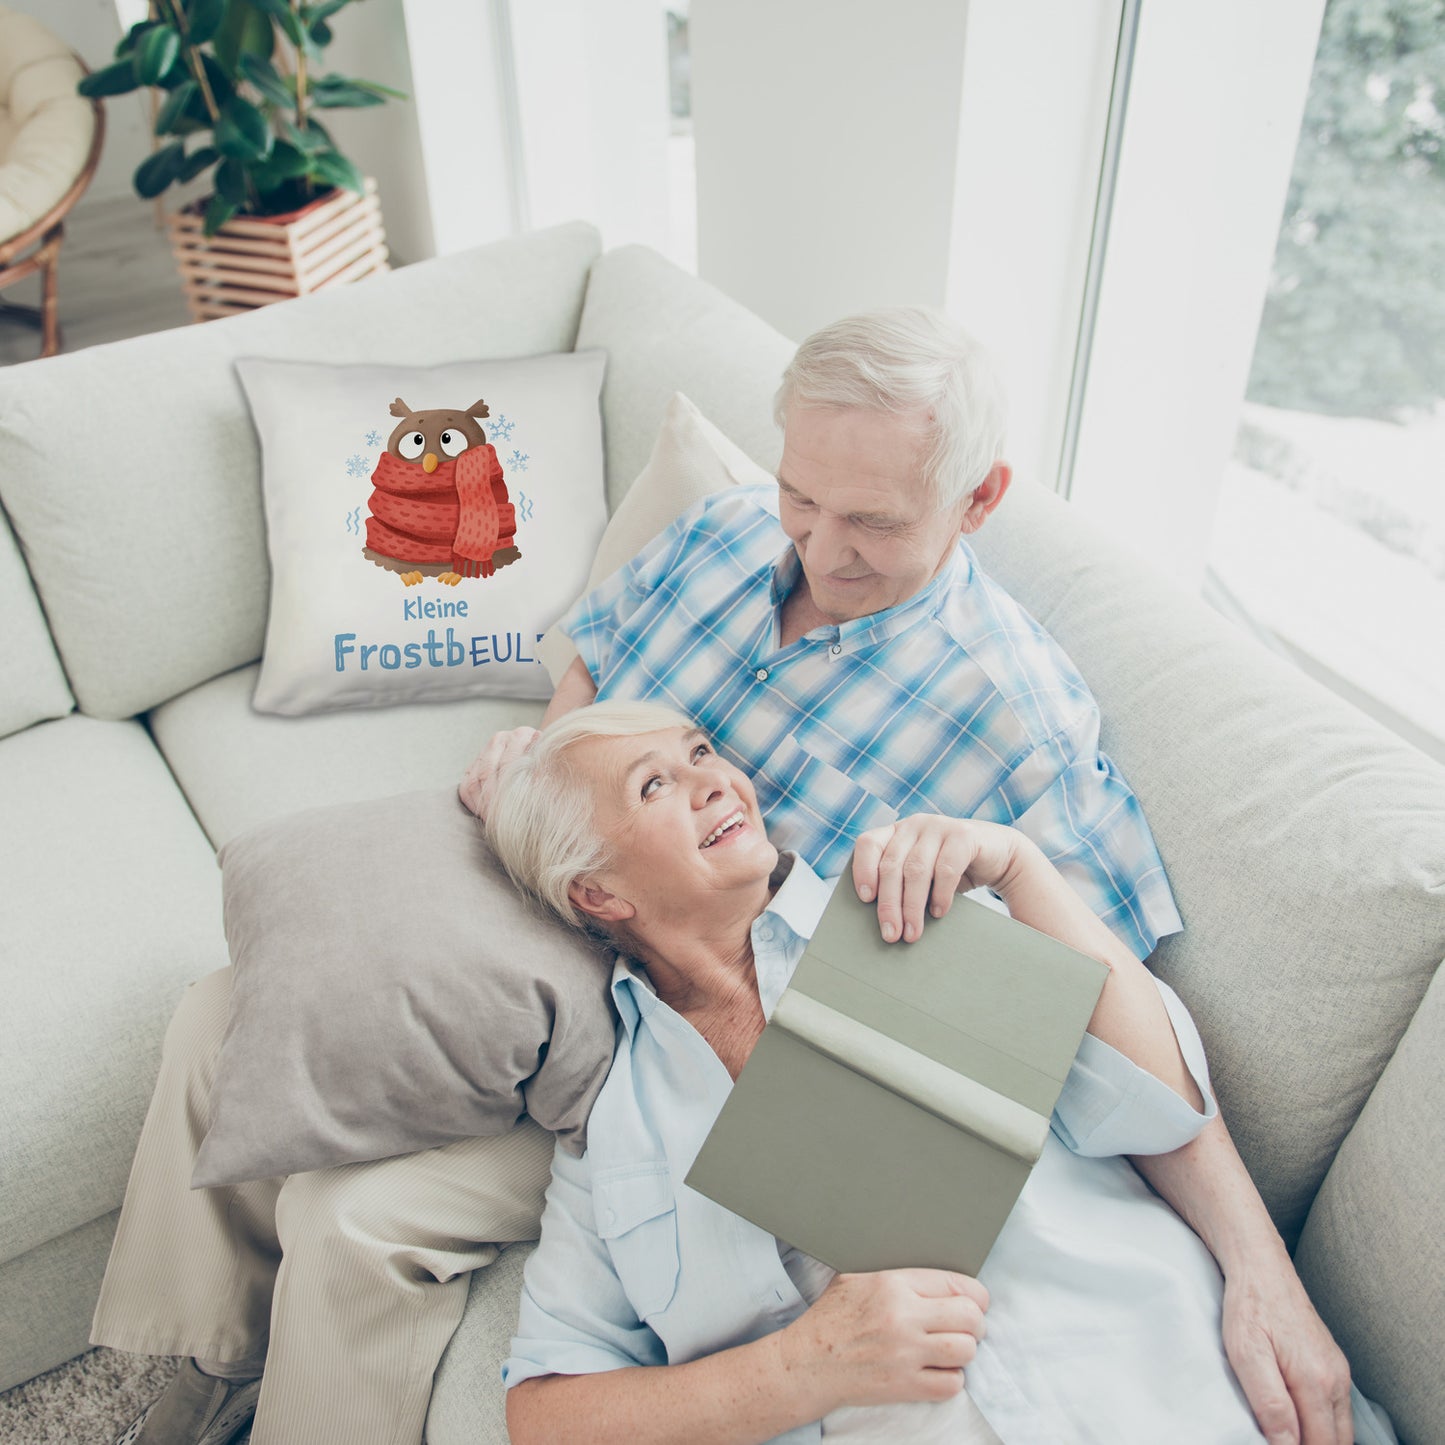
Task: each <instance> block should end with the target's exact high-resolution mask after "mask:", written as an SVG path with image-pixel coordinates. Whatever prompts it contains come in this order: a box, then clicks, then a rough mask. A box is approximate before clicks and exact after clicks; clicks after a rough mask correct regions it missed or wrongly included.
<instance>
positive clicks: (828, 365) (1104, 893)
mask: <svg viewBox="0 0 1445 1445" xmlns="http://www.w3.org/2000/svg"><path fill="white" fill-rule="evenodd" d="M775 411H776V417H777V420H778V421H779V422H780V424H782V425H783V427H784V440H783V457H782V461H781V463H780V464H779V467H778V486H777V491H776V493H775V494H774V493H773V492H772V489H771V488H767V489H763V488H751V489H739V490H738V491H735V492H729V493H723V494H719V495H718V496H715V497H713V498H710V499H708V501H706V502H705V503H703V504H701V505H700V506H699V507H697V508H694V509H693V510H692V511H691V512H690V513H688V514H686V515H684V516H683V517H681V518H679V519H678V521H677V522H676V523H674V525H673V526H672V527H671V528H670V529H668V530H667V531H666V532H664V533H663V534H662V535H661V536H660V537H658V538H657V539H656V540H655V541H654V542H653V543H652V544H651V545H649V546H648V547H647V548H646V549H644V551H643V552H642V553H641V555H640V556H638V557H637V558H636V559H635V560H634V561H633V562H632V563H631V564H630V565H628V566H627V567H625V568H623V569H622V570H621V571H620V572H618V573H617V574H616V575H615V576H613V577H612V578H611V579H609V580H608V581H606V582H604V583H603V584H602V585H601V586H600V587H598V588H597V589H596V590H595V591H594V592H593V593H591V594H590V595H589V596H588V597H586V598H584V599H583V600H582V601H581V602H580V603H579V604H578V605H577V607H576V608H575V609H574V610H573V611H572V613H571V614H570V615H569V616H567V617H566V618H564V619H563V622H562V627H563V630H564V631H566V632H567V633H568V635H569V636H570V637H571V638H572V640H573V642H574V643H575V644H576V645H577V647H578V649H579V651H580V656H579V657H578V659H577V660H576V661H575V662H574V663H573V664H572V666H571V669H570V670H569V671H568V672H567V674H566V675H565V676H564V677H563V678H562V680H561V682H560V683H559V685H558V687H557V690H556V694H555V696H554V697H553V700H552V702H551V704H550V706H549V708H548V710H547V719H546V720H547V721H549V722H550V721H551V720H552V719H553V718H555V717H557V716H560V715H561V714H562V713H564V712H566V711H568V710H569V709H571V708H574V707H577V706H582V705H585V704H587V703H588V702H590V701H592V700H593V699H594V698H600V699H607V698H649V699H654V700H657V701H664V702H666V703H668V704H669V705H670V706H672V707H674V708H676V709H677V710H678V711H679V712H681V713H683V714H685V715H688V716H692V717H695V718H696V719H697V720H698V722H699V724H700V725H701V726H702V727H704V728H705V729H706V730H707V731H708V733H709V734H710V735H711V736H712V737H713V739H714V740H715V741H716V742H717V744H718V745H719V747H720V750H721V751H722V752H723V754H724V755H725V756H727V757H729V758H730V759H731V760H732V761H734V762H735V763H737V764H738V765H740V766H742V767H743V768H745V769H746V770H748V771H749V772H751V773H753V774H754V776H755V780H756V785H757V788H758V796H759V801H760V803H761V805H762V809H763V813H764V816H765V817H766V818H767V820H768V825H769V831H770V833H771V835H772V836H773V838H774V839H775V840H776V841H777V842H778V843H779V845H780V846H782V847H785V848H791V849H794V850H795V851H797V852H798V853H799V854H800V855H801V856H803V857H804V858H805V859H807V861H808V863H809V864H810V866H812V867H813V868H814V869H815V870H816V871H818V872H819V873H820V874H830V873H837V872H840V871H841V870H842V867H843V864H844V861H845V859H846V857H847V855H848V852H849V850H850V848H851V846H852V843H853V841H854V839H856V838H857V837H858V835H859V834H860V833H862V832H863V831H865V830H866V829H868V828H871V827H874V826H877V825H879V824H881V823H884V822H888V821H891V820H892V819H894V818H895V817H899V816H903V815H906V814H909V813H915V812H935V813H941V814H945V815H948V816H953V817H961V818H967V817H973V818H982V819H986V820H989V821H992V822H1002V823H1012V824H1014V825H1015V826H1016V827H1018V828H1019V829H1020V830H1021V831H1023V832H1024V833H1026V834H1028V835H1029V836H1030V837H1031V838H1032V839H1033V840H1034V841H1035V842H1036V843H1038V844H1039V845H1040V846H1041V847H1042V848H1043V850H1044V852H1045V854H1046V855H1047V856H1048V857H1049V859H1050V860H1051V861H1052V862H1053V863H1054V864H1055V866H1056V867H1057V868H1058V869H1059V870H1060V871H1061V872H1062V873H1063V874H1064V875H1065V877H1067V878H1068V879H1069V881H1070V882H1071V883H1072V884H1073V886H1074V887H1075V889H1076V890H1077V891H1078V892H1079V893H1080V894H1081V895H1082V896H1083V897H1084V898H1085V900H1086V901H1087V902H1088V903H1089V904H1090V905H1091V907H1092V908H1093V909H1094V912H1095V913H1096V914H1097V915H1098V916H1099V917H1100V918H1101V919H1102V920H1103V921H1104V922H1105V923H1107V924H1108V925H1109V926H1110V927H1111V928H1112V929H1113V931H1114V932H1115V933H1116V934H1118V935H1119V936H1120V937H1121V938H1122V939H1123V940H1124V942H1125V943H1127V944H1128V945H1129V947H1130V948H1131V949H1132V950H1133V951H1134V953H1135V954H1136V956H1138V957H1139V958H1144V957H1147V955H1148V954H1149V953H1150V952H1152V950H1153V948H1154V945H1155V943H1156V942H1157V941H1158V939H1159V938H1161V937H1163V936H1164V935H1166V934H1169V933H1172V932H1174V931H1176V930H1177V929H1178V928H1179V927H1180V926H1181V924H1180V921H1179V916H1178V913H1177V912H1176V910H1175V907H1174V903H1173V899H1172V897H1171V895H1170V892H1169V887H1168V883H1167V881H1166V879H1165V876H1164V870H1163V866H1162V864H1161V863H1160V860H1159V857H1158V854H1157V852H1156V850H1155V847H1154V843H1153V840H1152V838H1151V836H1150V834H1149V830H1148V826H1147V824H1146V823H1145V821H1144V817H1143V814H1142V812H1141V810H1140V807H1139V804H1138V802H1137V800H1136V799H1135V798H1134V796H1133V794H1132V792H1131V791H1130V790H1129V788H1128V786H1127V784H1126V783H1125V781H1124V780H1123V778H1122V777H1121V776H1120V774H1119V773H1118V771H1117V769H1116V768H1115V767H1114V765H1113V764H1112V763H1111V762H1110V761H1109V759H1108V758H1107V757H1106V756H1104V754H1102V753H1101V752H1099V751H1098V722H1099V717H1098V710H1097V707H1096V705H1095V703H1094V700H1093V698H1092V696H1091V695H1090V693H1089V691H1088V688H1087V687H1086V686H1085V684H1084V682H1083V679H1082V678H1081V677H1080V676H1079V674H1078V672H1077V671H1076V670H1075V669H1074V667H1073V666H1072V664H1071V663H1070V662H1069V660H1068V658H1067V657H1065V656H1064V654H1063V653H1062V651H1061V650H1060V649H1059V648H1058V646H1057V644H1055V643H1054V642H1053V640H1052V639H1051V638H1050V637H1049V636H1048V635H1047V633H1045V632H1044V630H1043V629H1042V628H1041V627H1040V626H1039V625H1038V624H1037V623H1036V622H1035V621H1034V620H1033V619H1032V618H1031V617H1029V616H1028V614H1027V613H1025V612H1024V611H1023V610H1022V609H1021V608H1020V607H1019V606H1018V604H1017V603H1015V602H1014V601H1013V600H1012V599H1011V598H1010V597H1009V596H1008V595H1007V594H1006V593H1004V592H1003V591H1002V590H1001V589H1000V588H999V587H998V586H997V585H996V584H994V583H993V582H992V581H990V579H989V578H988V577H987V576H986V575H985V574H984V573H983V572H981V571H980V570H979V568H978V566H977V563H976V562H975V560H974V558H973V555H972V552H971V551H970V550H969V548H968V546H967V543H965V542H964V541H963V540H962V539H963V538H964V537H966V536H968V535H969V534H971V533H973V532H976V531H977V530H978V529H979V528H980V527H981V526H982V525H983V524H984V522H985V521H986V520H987V518H988V516H989V514H990V513H991V512H992V511H993V510H994V508H995V507H997V506H998V505H999V503H1000V502H1001V501H1002V500H1003V498H1004V495H1005V493H1006V492H1007V490H1008V486H1009V482H1010V471H1009V468H1008V467H1007V466H1006V465H1005V464H1004V463H1003V461H1002V460H1001V455H1002V448H1003V417H1002V405H1001V401H1000V397H999V393H998V387H997V383H996V381H995V380H994V377H993V375H992V373H991V371H990V369H989V366H988V364H987V362H986V360H985V359H984V357H983V356H982V354H981V352H980V350H979V348H978V347H977V346H976V345H975V344H974V343H973V342H972V341H971V340H970V339H969V338H968V337H967V336H965V335H963V334H961V333H959V332H958V331H956V330H955V329H953V328H952V327H951V326H949V325H948V324H947V323H946V322H945V321H943V320H942V318H939V317H937V316H935V315H932V314H931V313H928V312H924V311H918V310H901V311H893V312H884V313H877V314H873V315H868V316H860V317H855V318H850V319H848V320H845V321H842V322H839V323H837V324H836V325H833V326H830V327H827V328H826V329H824V330H823V331H820V332H818V333H816V334H815V335H813V336H811V337H809V338H808V339H807V340H806V341H804V342H803V344H802V345H801V346H800V347H799V349H798V352H797V355H796V356H795V358H794V359H793V362H792V363H791V365H790V366H789V367H788V370H787V372H786V373H785V375H784V378H783V384H782V387H781V388H780V390H779V393H778V398H777V404H776V409H775ZM532 736H533V733H532V730H530V729H519V730H518V731H517V732H515V733H511V734H504V735H501V736H499V737H498V738H496V739H493V740H492V742H491V743H490V744H489V746H488V747H487V748H486V749H485V750H484V751H483V753H482V755H481V757H480V758H479V759H478V761H477V763H476V764H474V765H473V768H472V770H471V772H470V773H469V774H468V777H467V778H466V779H465V780H464V782H463V785H462V796H463V798H464V799H466V800H467V802H468V804H469V806H472V807H473V808H474V810H475V811H477V812H479V813H484V812H485V806H486V800H487V792H488V787H489V781H490V776H491V773H492V770H493V768H494V767H495V766H496V765H497V764H498V763H499V761H500V760H501V759H503V758H505V757H507V756H509V755H510V753H511V752H513V751H514V750H515V749H517V748H518V747H524V746H525V745H526V744H527V742H528V741H530V738H531V737H532ZM906 886H907V884H906V882H905V888H906ZM880 915H881V916H882V918H883V925H884V929H885V936H887V930H888V928H889V927H890V926H891V927H892V928H893V929H894V930H895V932H894V934H893V935H892V936H894V937H896V936H898V931H899V930H903V936H904V937H910V936H911V933H910V931H908V930H906V929H904V928H903V924H902V918H901V914H898V915H896V916H894V917H892V918H891V919H890V918H889V916H888V910H886V909H884V908H882V907H880ZM1136 1165H1137V1167H1138V1169H1139V1170H1140V1172H1141V1173H1142V1174H1143V1175H1144V1176H1145V1178H1147V1179H1148V1180H1149V1182H1150V1183H1151V1184H1152V1185H1153V1186H1154V1188H1155V1189H1156V1190H1158V1192H1159V1193H1160V1194H1161V1195H1163V1196H1164V1198H1165V1199H1167V1200H1168V1201H1169V1202H1170V1203H1171V1204H1172V1205H1173V1206H1174V1207H1175V1209H1176V1210H1178V1211H1179V1213H1180V1214H1182V1215H1183V1216H1184V1218H1185V1219H1186V1220H1188V1221H1189V1223H1190V1224H1191V1225H1192V1226H1193V1227H1194V1228H1195V1230H1196V1231H1197V1232H1198V1233H1199V1234H1200V1235H1201V1236H1202V1237H1203V1239H1204V1240H1205V1242H1206V1243H1207V1244H1208V1245H1209V1247H1210V1249H1211V1250H1212V1252H1213V1253H1214V1255H1215V1258H1216V1259H1217V1260H1218V1262H1219V1264H1220V1267H1221V1269H1222V1270H1223V1272H1224V1277H1225V1286H1226V1288H1225V1296H1224V1301H1225V1302H1224V1338H1225V1343H1226V1347H1227V1350H1228V1354H1229V1358H1230V1361H1231V1363H1232V1364H1233V1366H1234V1369H1235V1371H1236V1373H1237V1374H1238V1376H1239V1380H1240V1383H1241V1385H1242V1386H1243V1388H1244V1390H1245V1392H1246V1394H1247V1396H1248V1398H1249V1400H1250V1403H1251V1405H1252V1406H1253V1408H1254V1411H1255V1414H1256V1416H1257V1417H1258V1419H1259V1422H1260V1425H1261V1428H1262V1429H1263V1430H1264V1432H1265V1434H1266V1436H1267V1438H1268V1439H1270V1440H1271V1441H1285V1440H1289V1441H1294V1440H1303V1441H1304V1442H1306V1445H1313V1442H1315V1441H1330V1442H1334V1441H1337V1440H1338V1441H1347V1440H1348V1439H1349V1438H1350V1425H1349V1409H1348V1396H1349V1372H1348V1366H1347V1364H1346V1362H1345V1360H1344V1358H1343V1356H1342V1355H1341V1353H1340V1351H1339V1350H1338V1348H1337V1347H1336V1346H1335V1344H1334V1341H1333V1340H1332V1339H1331V1338H1330V1336H1329V1333H1328V1331H1327V1330H1326V1329H1325V1327H1324V1325H1323V1324H1322V1322H1321V1321H1320V1320H1319V1317H1318V1316H1317V1315H1316V1314H1315V1312H1314V1309H1313V1308H1312V1306H1311V1305H1310V1303H1309V1300H1308V1298H1307V1297H1306V1295H1305V1292H1304V1289H1303V1287H1302V1286H1301V1285H1300V1283H1299V1280H1298V1278H1297V1276H1296V1275H1295V1272H1294V1269H1293V1266H1292V1264H1291V1262H1290V1260H1289V1257H1288V1255H1287V1253H1286V1251H1285V1248H1284V1245H1283V1243H1282V1241H1281V1240H1280V1238H1279V1236H1278V1234H1277V1232H1276V1231H1275V1229H1274V1227H1273V1225H1272V1223H1271V1222H1270V1219H1269V1216H1268V1214H1267V1213H1266V1211H1265V1209H1264V1205H1263V1203H1262V1201H1261V1200H1260V1198H1259V1195H1258V1192H1257V1191H1256V1190H1255V1188H1254V1185H1253V1183H1252V1181H1251V1180H1250V1178H1249V1175H1248V1173H1247V1172H1246V1171H1245V1168H1244V1165H1243V1163H1242V1161H1241V1160H1240V1158H1239V1155H1238V1153H1237V1151H1236V1150H1235V1148H1234V1145H1233V1142H1232V1141H1231V1139H1230V1137H1229V1134H1228V1131H1227V1130H1226V1128H1225V1125H1224V1123H1223V1121H1222V1119H1216V1120H1215V1121H1214V1122H1213V1123H1212V1124H1211V1125H1210V1126H1209V1128H1208V1129H1206V1130H1205V1131H1204V1132H1203V1133H1202V1134H1201V1135H1200V1137H1199V1138H1198V1139H1196V1140H1195V1141H1194V1142H1193V1143H1192V1144H1190V1145H1189V1146H1188V1147H1186V1148H1184V1149H1180V1150H1178V1151H1176V1152H1175V1153H1172V1154H1167V1155H1163V1156H1157V1157H1154V1158H1149V1159H1139V1160H1137V1161H1136Z"/></svg>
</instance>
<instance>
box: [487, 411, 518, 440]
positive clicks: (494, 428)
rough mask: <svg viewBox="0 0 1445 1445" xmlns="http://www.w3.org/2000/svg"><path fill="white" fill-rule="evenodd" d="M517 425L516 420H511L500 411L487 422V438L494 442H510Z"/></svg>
mask: <svg viewBox="0 0 1445 1445" xmlns="http://www.w3.org/2000/svg"><path fill="white" fill-rule="evenodd" d="M516 426H517V423H516V422H514V421H509V420H508V419H507V417H506V416H505V415H504V414H503V413H502V412H498V413H497V414H496V416H494V417H492V418H490V419H489V421H488V422H487V440H488V441H490V442H494V443H495V442H509V441H511V439H512V432H513V431H514V430H515V429H516Z"/></svg>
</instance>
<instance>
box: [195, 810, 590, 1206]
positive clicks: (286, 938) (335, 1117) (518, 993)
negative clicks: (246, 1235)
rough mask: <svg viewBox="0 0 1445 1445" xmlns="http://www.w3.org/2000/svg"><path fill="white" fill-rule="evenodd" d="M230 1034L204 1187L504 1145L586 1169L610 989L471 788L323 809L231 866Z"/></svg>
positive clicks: (245, 838) (275, 830)
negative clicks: (483, 815) (523, 1138)
mask: <svg viewBox="0 0 1445 1445" xmlns="http://www.w3.org/2000/svg"><path fill="white" fill-rule="evenodd" d="M220 861H221V869H222V877H223V879H224V885H223V891H224V897H225V911H226V940H227V942H228V944H229V945H230V949H231V961H232V963H233V965H234V983H233V987H232V990H231V1011H230V1022H229V1023H228V1025H227V1027H226V1037H225V1041H224V1043H223V1044H222V1045H221V1056H220V1059H219V1061H218V1063H217V1066H216V1079H215V1083H214V1084H213V1085H212V1088H211V1099H210V1103H211V1118H210V1128H209V1130H208V1132H207V1134H206V1137H205V1139H204V1141H203V1142H202V1144H201V1149H200V1154H199V1157H198V1158H197V1160H196V1167H195V1172H194V1174H193V1175H192V1176H191V1183H192V1186H193V1187H197V1188H199V1187H201V1186H213V1185H218V1184H239V1183H242V1182H244V1181H246V1180H250V1179H271V1178H274V1177H276V1176H278V1175H283V1174H300V1173H305V1172H308V1171H310V1170H313V1169H326V1168H330V1167H331V1166H332V1165H336V1164H355V1163H358V1162H361V1161H364V1160H370V1159H386V1158H389V1157H390V1156H392V1155H394V1154H410V1153H413V1152H415V1151H416V1150H418V1149H431V1148H434V1147H436V1146H438V1145H445V1144H455V1143H456V1142H457V1141H458V1140H461V1139H469V1138H474V1137H476V1136H477V1135H486V1134H505V1133H506V1132H507V1131H508V1130H509V1129H511V1128H512V1126H513V1125H514V1124H515V1123H516V1122H517V1120H518V1119H519V1118H520V1117H521V1116H522V1114H523V1112H524V1111H525V1112H526V1113H528V1114H530V1115H531V1117H532V1118H533V1119H535V1120H536V1121H537V1123H539V1124H540V1125H541V1126H542V1127H543V1128H544V1129H550V1130H552V1131H553V1133H555V1134H556V1135H557V1136H558V1137H559V1138H561V1139H563V1140H565V1141H566V1142H567V1144H568V1146H569V1147H570V1148H571V1149H572V1150H573V1152H575V1153H579V1154H580V1153H581V1152H582V1140H583V1138H584V1136H585V1130H586V1125H587V1115H588V1114H589V1113H590V1112H591V1109H592V1101H593V1100H594V1099H595V1098H596V1097H597V1091H598V1090H599V1089H600V1088H601V1087H602V1081H603V1079H604V1078H605V1077H606V1075H607V1070H608V1067H609V1065H610V1064H611V1062H612V1036H613V1028H614V1022H615V1019H614V1015H613V1013H612V1010H611V1008H610V1006H609V997H610V995H609V987H608V980H609V979H610V977H611V973H612V969H611V962H610V958H611V955H610V954H609V953H607V951H605V950H603V949H600V948H598V947H597V946H596V945H595V944H593V943H591V942H590V941H589V940H587V939H586V938H584V937H583V936H582V934H580V933H579V932H578V931H577V930H576V929H574V928H569V927H568V926H567V925H566V924H564V923H563V922H562V921H561V920H560V919H556V918H552V917H549V916H546V915H544V914H543V913H542V912H541V911H540V910H537V909H533V908H529V907H528V906H527V905H526V903H525V902H524V901H523V900H522V899H520V898H519V897H518V896H517V890H516V888H515V887H514V886H513V884H512V881H511V879H509V878H508V877H507V874H506V871H505V870H504V869H503V867H502V865H501V863H500V862H499V861H498V859H497V857H496V855H495V854H494V853H493V852H492V850H491V848H490V847H488V846H487V842H486V839H485V838H484V837H483V836H482V829H481V825H480V824H479V823H478V822H477V820H476V819H475V818H474V817H472V815H471V814H470V813H469V812H467V810H466V809H465V808H464V807H463V806H462V803H461V800H460V799H459V798H458V797H457V793H456V789H455V788H454V787H446V788H440V789H438V788H430V789H426V790H425V791H422V792H415V793H403V794H401V795H399V796H395V797H388V798H379V799H373V800H370V801H368V802H364V803H344V804H339V805H334V806H331V807H327V808H312V809H308V810H307V811H305V812H303V813H297V814H293V815H291V816H290V817H286V818H280V819H276V820H275V821H273V822H270V823H266V824H263V825H262V826H260V827H259V828H254V829H252V830H250V831H249V832H247V833H244V834H242V835H241V836H240V837H239V838H233V839H232V840H231V841H230V842H229V843H227V844H226V846H225V847H224V848H222V849H221V854H220Z"/></svg>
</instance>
